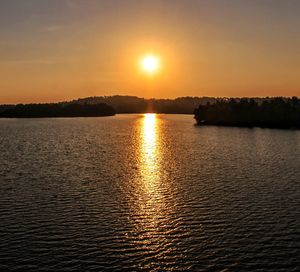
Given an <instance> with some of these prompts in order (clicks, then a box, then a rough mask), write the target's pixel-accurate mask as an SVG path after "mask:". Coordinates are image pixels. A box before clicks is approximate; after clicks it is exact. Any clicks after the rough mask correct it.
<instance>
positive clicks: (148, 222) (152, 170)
mask: <svg viewBox="0 0 300 272" xmlns="http://www.w3.org/2000/svg"><path fill="white" fill-rule="evenodd" d="M138 122H139V123H138V131H139V133H138V141H137V158H138V162H139V163H138V174H137V177H136V178H135V179H134V189H133V190H134V203H133V205H132V207H131V209H132V214H131V217H130V219H131V223H132V226H133V232H132V233H131V235H129V236H128V237H130V238H131V239H132V241H133V244H134V248H135V250H138V251H139V252H141V254H144V256H145V258H144V262H142V263H140V264H139V265H140V266H141V267H142V268H143V269H144V270H145V271H168V269H167V266H168V265H170V264H172V265H173V266H176V264H175V262H176V260H174V258H173V256H175V253H176V250H177V248H178V245H177V240H178V237H177V236H176V235H177V234H179V233H180V230H179V224H180V220H178V219H176V213H175V210H174V205H173V204H172V203H173V199H171V198H170V197H169V195H170V194H171V192H172V191H174V190H176V189H175V188H173V187H172V183H171V182H170V180H169V179H168V174H167V172H168V169H165V163H164V161H163V159H164V158H166V157H167V156H168V154H167V149H166V146H165V143H164V134H163V131H162V127H163V125H164V123H163V120H162V119H161V117H160V116H159V115H157V114H152V113H151V114H150V113H148V114H144V115H143V116H142V118H140V119H139V121H138ZM175 234H176V235H175Z"/></svg>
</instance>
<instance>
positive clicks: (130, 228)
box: [0, 115, 300, 271]
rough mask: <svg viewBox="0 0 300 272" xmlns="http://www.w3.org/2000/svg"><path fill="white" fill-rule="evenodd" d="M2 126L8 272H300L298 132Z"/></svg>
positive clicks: (152, 119)
mask: <svg viewBox="0 0 300 272" xmlns="http://www.w3.org/2000/svg"><path fill="white" fill-rule="evenodd" d="M193 123H194V121H193V119H192V116H176V115H173V116H171V115H169V116H168V115H158V116H156V115H147V116H143V115H123V116H122V115H120V116H116V117H105V118H86V119H84V118H76V119H38V120H34V119H32V120H13V119H12V120H5V119H2V120H0V162H1V164H0V178H1V179H0V238H1V239H0V271H300V132H299V131H284V130H269V129H258V128H257V129H247V128H221V127H202V128H199V127H194V126H193Z"/></svg>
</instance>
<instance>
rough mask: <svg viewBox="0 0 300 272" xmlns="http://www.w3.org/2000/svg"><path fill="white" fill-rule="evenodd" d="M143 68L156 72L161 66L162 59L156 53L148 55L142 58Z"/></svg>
mask: <svg viewBox="0 0 300 272" xmlns="http://www.w3.org/2000/svg"><path fill="white" fill-rule="evenodd" d="M140 64H141V68H142V70H143V71H144V72H146V73H148V74H154V73H155V72H157V71H158V70H159V68H160V59H159V57H157V56H155V55H146V56H144V57H143V58H142V59H141V62H140Z"/></svg>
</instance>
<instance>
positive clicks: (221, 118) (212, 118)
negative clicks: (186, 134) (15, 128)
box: [0, 95, 300, 128]
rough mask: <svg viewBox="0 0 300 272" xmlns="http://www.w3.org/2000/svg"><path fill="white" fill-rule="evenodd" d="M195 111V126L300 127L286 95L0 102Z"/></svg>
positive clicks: (68, 111) (44, 111)
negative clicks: (35, 102) (33, 102)
mask: <svg viewBox="0 0 300 272" xmlns="http://www.w3.org/2000/svg"><path fill="white" fill-rule="evenodd" d="M149 112H154V113H167V114H194V117H195V119H196V122H197V125H217V126H240V127H254V126H258V127H270V128H291V127H293V128H300V100H299V98H297V97H292V98H285V97H275V98H269V97H266V98H213V97H179V98H176V99H154V98H152V99H145V98H140V97H136V96H120V95H115V96H101V97H87V98H80V99H77V100H73V101H68V102H60V103H48V104H25V105H24V104H18V105H0V117H6V118H42V117H92V116H111V115H114V114H116V113H149Z"/></svg>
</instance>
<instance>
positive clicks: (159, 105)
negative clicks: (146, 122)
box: [70, 95, 217, 114]
mask: <svg viewBox="0 0 300 272" xmlns="http://www.w3.org/2000/svg"><path fill="white" fill-rule="evenodd" d="M216 100H217V99H216V98H210V97H179V98H176V99H154V98H152V99H145V98H140V97H136V96H121V95H115V96H95V97H87V98H81V99H77V100H73V101H71V102H70V103H79V104H97V103H105V104H108V105H110V106H112V107H113V108H114V109H115V110H116V112H117V113H145V112H156V113H174V114H176V113H177V114H193V112H194V109H195V108H197V107H198V106H199V105H205V104H206V103H208V102H209V103H214V102H215V101H216Z"/></svg>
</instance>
